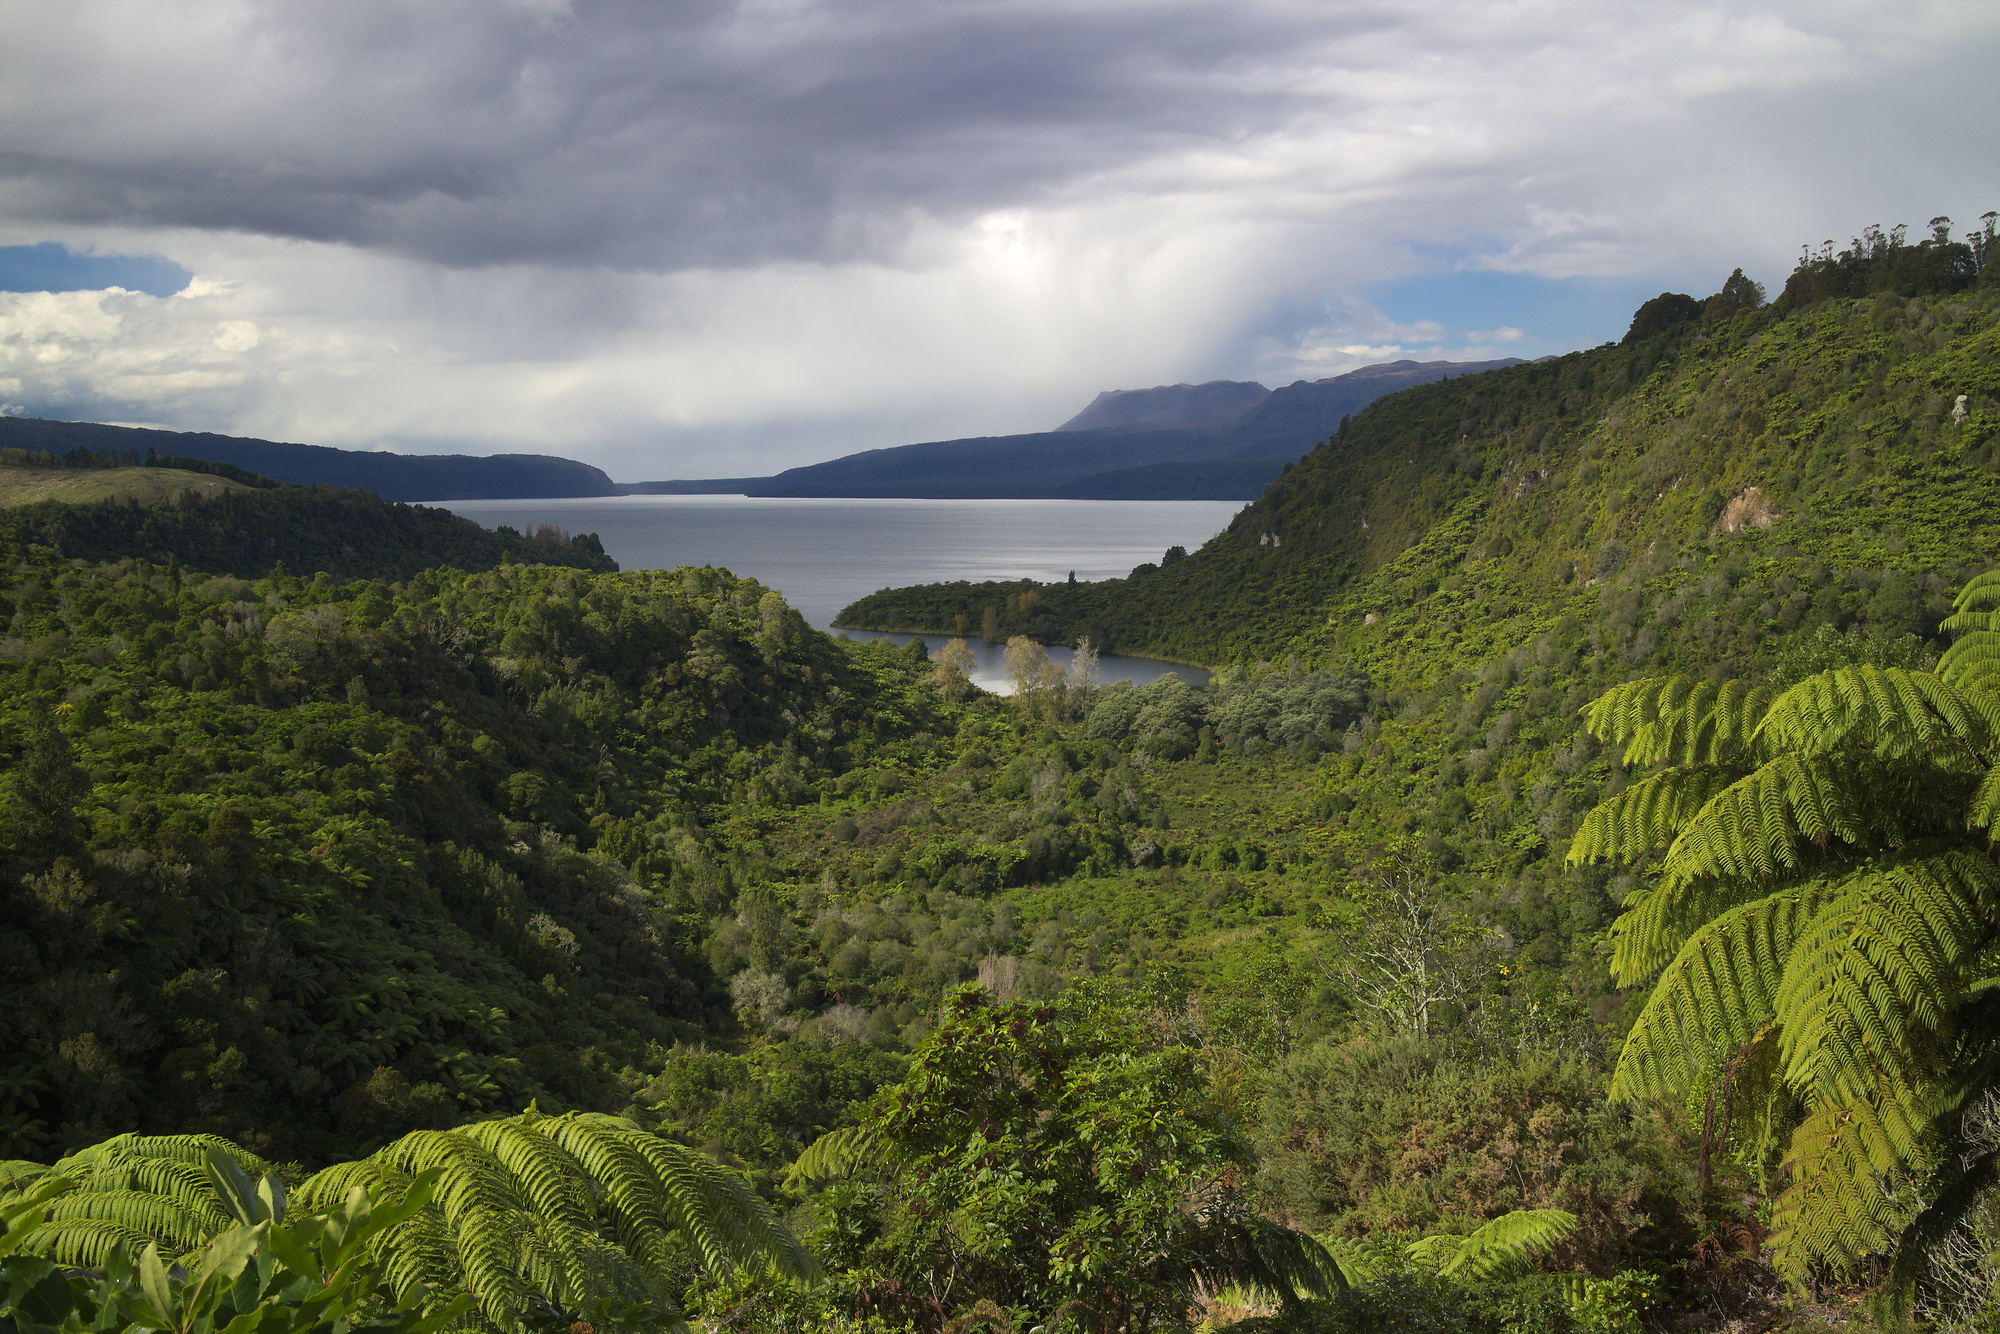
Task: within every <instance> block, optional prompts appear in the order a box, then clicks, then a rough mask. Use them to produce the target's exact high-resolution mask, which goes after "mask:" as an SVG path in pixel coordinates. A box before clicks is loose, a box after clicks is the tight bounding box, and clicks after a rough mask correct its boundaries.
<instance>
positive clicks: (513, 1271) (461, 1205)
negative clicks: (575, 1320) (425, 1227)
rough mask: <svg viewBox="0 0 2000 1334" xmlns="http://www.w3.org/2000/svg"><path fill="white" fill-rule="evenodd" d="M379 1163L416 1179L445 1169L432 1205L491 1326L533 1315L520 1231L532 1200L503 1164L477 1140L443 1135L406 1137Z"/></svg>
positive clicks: (427, 1133) (467, 1286)
mask: <svg viewBox="0 0 2000 1334" xmlns="http://www.w3.org/2000/svg"><path fill="white" fill-rule="evenodd" d="M375 1156H376V1158H377V1159H379V1160H381V1161H383V1162H385V1163H387V1164H389V1165H390V1166H393V1167H395V1168H396V1169H398V1170H399V1171H402V1172H404V1173H407V1174H409V1175H411V1176H414V1175H416V1174H417V1173H419V1172H422V1171H425V1170H427V1169H429V1168H432V1167H437V1168H441V1169H443V1173H444V1175H443V1176H442V1177H441V1178H440V1179H439V1181H438V1189H437V1194H436V1195H435V1196H434V1197H433V1199H432V1202H431V1204H430V1205H429V1206H428V1207H430V1208H434V1209H437V1210H439V1211H440V1212H441V1213H442V1214H443V1216H444V1223H445V1225H446V1228H447V1231H448V1233H449V1235H450V1237H451V1240H452V1259H453V1260H454V1262H455V1263H456V1266H457V1268H458V1270H459V1272H460V1273H461V1274H462V1275H463V1279H462V1281H463V1284H464V1287H465V1290H466V1291H468V1292H471V1293H472V1294H473V1295H474V1296H475V1297H476V1298H477V1299H478V1301H479V1307H480V1310H481V1311H482V1312H483V1313H484V1314H485V1315H486V1317H487V1318H488V1319H489V1320H492V1321H494V1322H495V1323H496V1324H499V1325H500V1326H502V1327H503V1328H505V1327H506V1326H507V1325H508V1324H510V1323H511V1322H513V1321H515V1320H518V1319H520V1318H521V1316H522V1314H523V1313H525V1312H526V1311H527V1310H528V1306H529V1300H530V1293H529V1291H528V1289H527V1286H526V1284H524V1283H523V1282H522V1279H521V1272H520V1254H519V1248H518V1245H517V1241H516V1231H517V1229H518V1228H519V1227H520V1226H521V1225H522V1219H523V1216H524V1215H525V1214H526V1213H527V1212H528V1210H527V1201H526V1199H525V1198H524V1197H523V1196H522V1194H521V1192H520V1190H519V1189H518V1188H517V1187H516V1186H515V1185H514V1183H513V1181H512V1180H511V1179H510V1178H509V1177H508V1175H507V1172H506V1169H505V1168H503V1167H502V1166H501V1165H500V1161H499V1160H498V1159H497V1158H495V1157H494V1156H493V1155H492V1154H491V1153H490V1152H488V1151H487V1150H486V1149H485V1148H484V1147H483V1146H481V1145H480V1144H479V1143H477V1142H476V1141H474V1140H472V1139H470V1138H468V1137H467V1136H464V1135H459V1134H452V1133H450V1132H447V1131H441V1130H419V1131H415V1132H413V1133H411V1134H408V1135H405V1136H404V1137H403V1138H401V1139H399V1140H397V1141H396V1142H395V1143H393V1144H391V1145H389V1146H388V1147H386V1148H384V1149H383V1150H381V1151H380V1152H379V1153H377V1154H376V1155H375Z"/></svg>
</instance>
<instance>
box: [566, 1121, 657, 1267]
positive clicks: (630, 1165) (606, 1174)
mask: <svg viewBox="0 0 2000 1334" xmlns="http://www.w3.org/2000/svg"><path fill="white" fill-rule="evenodd" d="M534 1128H535V1132H536V1133H537V1134H540V1135H544V1136H547V1137H549V1138H550V1139H552V1140H553V1141H555V1142H556V1143H557V1144H558V1145H560V1146H561V1147H562V1149H563V1150H564V1151H565V1152H567V1153H568V1154H569V1155H570V1156H571V1157H572V1158H573V1159H574V1160H575V1161H576V1162H578V1163H579V1164H581V1165H582V1168H583V1170H584V1171H585V1172H587V1173H589V1175H590V1178H591V1179H592V1180H593V1181H595V1182H597V1183H598V1188H599V1190H601V1192H602V1193H603V1197H604V1200H605V1203H606V1205H607V1206H608V1211H609V1213H610V1216H611V1224H612V1228H613V1231H614V1232H615V1233H616V1235H617V1237H618V1241H619V1244H620V1245H622V1246H624V1247H625V1249H626V1251H627V1252H628V1253H630V1254H631V1256H632V1258H633V1259H634V1260H636V1261H637V1262H638V1263H639V1264H640V1266H641V1267H642V1269H643V1270H644V1272H646V1273H647V1274H648V1275H653V1276H663V1275H665V1274H666V1273H667V1272H668V1269H669V1267H670V1266H671V1265H672V1263H673V1224H672V1223H671V1222H670V1221H669V1220H668V1218H667V1216H666V1214H665V1213H664V1211H662V1210H661V1209H660V1207H659V1195H660V1192H661V1191H662V1190H664V1189H665V1187H664V1185H663V1184H662V1182H661V1181H660V1178H659V1176H658V1174H657V1173H655V1172H654V1171H653V1168H652V1165H651V1164H649V1163H648V1162H647V1161H646V1160H645V1158H644V1157H642V1156H641V1155H640V1154H639V1152H638V1150H637V1149H636V1148H635V1147H634V1146H633V1144H632V1143H631V1142H630V1141H628V1140H626V1139H624V1138H622V1137H619V1136H615V1135H603V1134H595V1133H592V1130H591V1127H590V1126H589V1125H587V1124H585V1123H584V1122H582V1121H580V1120H578V1119H577V1118H575V1117H567V1116H562V1117H544V1118H540V1119H538V1120H536V1121H535V1123H534Z"/></svg>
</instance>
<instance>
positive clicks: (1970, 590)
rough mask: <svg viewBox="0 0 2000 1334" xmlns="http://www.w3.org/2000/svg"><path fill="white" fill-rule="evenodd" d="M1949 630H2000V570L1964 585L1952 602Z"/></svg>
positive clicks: (1946, 620)
mask: <svg viewBox="0 0 2000 1334" xmlns="http://www.w3.org/2000/svg"><path fill="white" fill-rule="evenodd" d="M1951 605H1952V609H1953V614H1952V615H1951V616H1949V617H1947V618H1946V619H1945V621H1944V625H1943V628H1944V629H1946V630H1968V629H1980V630H1996V629H2000V570H1988V571H1986V572H1985V573H1984V574H1976V575H1974V576H1973V577H1972V578H1970V579H1968V580H1966V581H1965V584H1964V586H1963V587H1961V588H1960V589H1959V590H1958V595H1957V596H1956V597H1954V598H1953V599H1952V602H1951Z"/></svg>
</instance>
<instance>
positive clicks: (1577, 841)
mask: <svg viewBox="0 0 2000 1334" xmlns="http://www.w3.org/2000/svg"><path fill="white" fill-rule="evenodd" d="M1737 777H1738V774H1737V772H1736V771H1734V770H1728V769H1716V768H1710V767H1706V766H1704V767H1700V768H1681V769H1667V770H1664V771H1662V772H1660V773H1657V774H1654V775H1653V776H1652V777H1651V778H1648V779H1645V780H1644V781H1643V782H1638V783H1634V784H1633V785H1632V786H1631V787H1628V788H1626V789H1625V790H1624V791H1623V792H1620V793H1619V794H1618V795H1617V796H1615V797H1612V798H1610V799H1609V800H1607V801H1602V802H1599V803H1598V804H1597V805H1596V806H1595V807H1593V808H1592V809H1591V811H1590V814H1588V815H1586V816H1585V817H1584V818H1583V827H1582V828H1580V829H1579V830H1577V833H1576V837H1575V838H1574V839H1573V840H1572V841H1571V842H1570V845H1569V860H1570V861H1571V862H1572V863H1575V862H1589V861H1618V862H1636V861H1638V860H1639V859H1640V858H1641V857H1644V856H1645V855H1646V854H1647V853H1649V852H1656V851H1658V850H1659V849H1661V848H1664V847H1666V846H1667V845H1668V844H1670V843H1672V842H1673V841H1674V837H1675V836H1676V835H1677V834H1679V833H1680V831H1681V828H1682V827H1683V826H1684V825H1686V824H1687V822H1688V821H1689V820H1691V819H1693V818H1694V816H1695V814H1696V813H1697V812H1698V811H1700V810H1701V808H1702V807H1703V806H1704V805H1706V804H1707V803H1708V800H1709V798H1711V797H1713V796H1714V795H1715V794H1716V793H1717V792H1720V791H1721V790H1722V789H1723V788H1725V787H1727V786H1728V785H1729V784H1730V783H1731V782H1733V781H1735V779H1736V778H1737Z"/></svg>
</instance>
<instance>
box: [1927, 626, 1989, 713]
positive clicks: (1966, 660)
mask: <svg viewBox="0 0 2000 1334" xmlns="http://www.w3.org/2000/svg"><path fill="white" fill-rule="evenodd" d="M1957 619H1958V618H1956V617H1953V618H1952V620H1957ZM1945 626H1946V628H1947V629H1950V628H1954V627H1953V625H1952V621H1946V622H1945ZM1937 672H1938V676H1939V677H1941V678H1942V679H1943V680H1944V681H1945V682H1946V683H1947V684H1948V685H1950V686H1951V687H1952V688H1953V689H1955V690H1962V691H1965V692H1967V693H1971V692H1974V691H1983V692H1986V693H1989V694H1990V693H1992V692H1993V691H1994V689H1995V688H1996V686H2000V628H1996V627H1994V626H1992V625H1987V626H1984V627H1982V628H1980V629H1976V630H1973V631H1971V632H1970V633H1968V634H1965V635H1963V636H1961V637H1960V638H1959V640H1958V642H1956V643H1955V644H1953V645H1952V646H1951V647H1950V648H1948V649H1946V650H1945V651H1944V656H1943V657H1941V658H1939V659H1938V666H1937Z"/></svg>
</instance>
